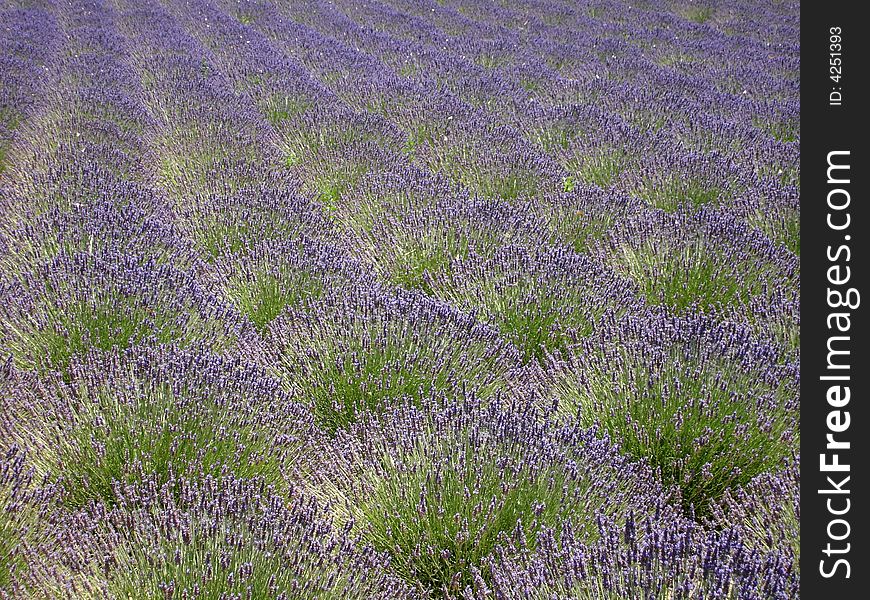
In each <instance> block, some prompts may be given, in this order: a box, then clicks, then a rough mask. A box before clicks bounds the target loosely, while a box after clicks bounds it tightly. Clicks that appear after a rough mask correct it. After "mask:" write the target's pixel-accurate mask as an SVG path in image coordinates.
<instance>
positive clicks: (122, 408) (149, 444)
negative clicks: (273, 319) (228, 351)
mask: <svg viewBox="0 0 870 600" xmlns="http://www.w3.org/2000/svg"><path fill="white" fill-rule="evenodd" d="M13 402H14V406H13V408H14V409H15V410H16V414H17V423H16V424H15V425H14V426H13V428H12V431H11V432H10V437H11V439H12V440H14V441H16V443H18V444H21V445H22V447H24V448H27V449H29V451H30V452H31V456H32V458H31V463H32V464H33V466H34V469H36V472H37V473H38V474H39V475H41V476H45V477H51V478H53V479H55V480H57V481H58V482H60V483H61V484H62V485H63V487H64V496H63V500H64V503H65V504H66V505H67V506H70V507H79V506H84V505H85V504H87V503H88V502H90V501H92V500H98V501H101V502H105V503H107V504H114V503H116V502H117V500H118V499H117V486H118V485H119V484H132V483H136V482H140V481H151V480H153V481H154V482H155V483H156V484H158V485H163V484H164V483H166V482H168V481H171V480H174V478H176V477H182V478H201V477H203V476H206V475H212V476H216V477H217V476H220V475H222V474H225V473H231V474H234V475H236V476H239V477H253V476H259V477H261V478H263V479H264V480H265V481H266V482H267V483H268V484H269V485H272V486H275V487H276V488H277V489H284V488H285V487H286V482H285V479H284V478H283V475H282V473H283V469H284V464H285V462H287V461H291V462H292V461H293V460H295V459H294V456H295V449H296V448H298V446H299V439H298V438H299V436H301V435H302V433H303V432H304V431H305V429H306V422H308V421H309V420H310V419H308V418H307V414H308V413H307V411H306V410H305V409H304V408H303V407H301V406H300V405H298V404H296V403H295V402H294V401H292V400H291V399H290V398H289V397H288V396H287V395H286V394H285V393H283V392H281V390H280V385H279V384H278V382H275V381H273V380H270V379H268V378H267V377H265V376H264V375H263V374H261V373H259V372H258V370H257V369H255V368H253V367H246V366H245V365H244V364H239V363H233V362H231V361H228V360H222V359H220V358H217V357H215V356H212V355H208V354H200V353H190V352H181V351H177V350H174V351H163V352H161V351H156V350H151V349H148V348H134V349H131V350H130V351H129V352H126V353H123V354H122V353H117V352H116V353H114V354H110V355H108V356H103V355H99V354H91V355H89V356H88V357H87V358H86V359H85V360H84V361H83V362H81V363H79V364H76V365H75V366H74V368H73V370H72V376H71V381H70V382H69V383H64V382H56V383H55V384H54V385H51V386H41V387H40V388H37V389H36V390H33V391H31V392H25V393H24V395H23V397H21V398H19V399H16V400H14V401H13ZM309 427H310V426H309Z"/></svg>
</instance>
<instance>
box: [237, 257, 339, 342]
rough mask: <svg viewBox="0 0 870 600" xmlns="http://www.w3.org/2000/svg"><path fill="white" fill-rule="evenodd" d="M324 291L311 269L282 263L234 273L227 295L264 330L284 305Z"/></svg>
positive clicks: (292, 305) (291, 305)
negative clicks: (294, 267) (240, 273)
mask: <svg viewBox="0 0 870 600" xmlns="http://www.w3.org/2000/svg"><path fill="white" fill-rule="evenodd" d="M322 292H323V284H322V283H321V282H320V280H318V279H316V278H315V277H314V276H313V274H312V273H311V272H309V271H305V270H297V269H293V268H290V267H288V268H280V267H279V268H276V269H258V270H256V271H255V272H253V273H250V274H243V275H238V276H235V277H233V278H232V279H231V280H230V283H229V289H228V291H227V295H228V296H229V297H230V299H231V300H232V301H233V302H234V303H235V305H236V306H237V307H238V308H239V310H240V311H241V312H242V313H243V314H245V315H247V317H248V318H249V319H250V320H251V322H252V323H253V324H254V326H255V327H256V328H257V329H258V330H259V331H260V332H264V331H265V330H266V328H267V327H268V325H269V323H271V322H272V321H273V320H274V319H275V317H277V316H278V315H280V314H281V313H282V312H284V309H286V308H287V307H296V306H299V305H301V304H303V303H305V302H308V301H310V300H312V299H316V298H318V297H319V296H320V295H321V293H322Z"/></svg>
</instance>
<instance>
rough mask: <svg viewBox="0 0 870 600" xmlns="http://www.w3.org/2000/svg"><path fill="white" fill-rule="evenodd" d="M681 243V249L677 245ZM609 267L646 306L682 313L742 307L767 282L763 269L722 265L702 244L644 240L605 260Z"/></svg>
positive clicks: (710, 248)
mask: <svg viewBox="0 0 870 600" xmlns="http://www.w3.org/2000/svg"><path fill="white" fill-rule="evenodd" d="M682 242H684V243H682ZM609 260H610V264H611V265H612V266H613V267H614V268H615V269H616V270H617V271H618V272H619V273H621V274H623V275H626V276H627V277H629V278H630V279H632V280H634V282H635V283H637V285H638V286H640V291H641V294H642V295H643V296H644V297H645V298H646V299H647V301H648V302H650V303H651V304H658V305H665V306H670V307H672V308H674V309H676V310H678V311H684V310H686V309H688V308H689V307H691V306H693V305H697V307H698V308H700V309H701V310H707V309H710V308H712V307H715V306H720V305H722V306H726V305H734V304H741V303H744V302H746V301H747V300H749V299H750V298H751V297H752V296H753V295H755V294H757V293H759V292H760V291H761V290H762V288H763V287H764V285H765V284H766V283H767V282H766V277H765V275H766V273H765V271H766V269H765V266H764V265H763V264H758V265H749V264H747V265H745V270H744V272H743V274H742V276H741V274H740V272H739V271H740V270H741V269H740V266H738V265H732V264H724V263H723V260H722V258H721V256H720V254H719V253H718V252H717V251H716V249H715V248H713V247H711V246H710V245H709V244H708V243H705V242H704V240H703V239H702V238H700V237H699V238H697V239H694V240H688V241H683V240H674V241H673V242H667V241H662V240H655V241H653V240H646V241H644V242H643V243H641V244H640V245H639V246H637V247H632V246H630V245H627V244H626V245H623V246H622V247H621V248H620V249H619V250H618V251H617V252H616V253H615V254H613V255H611V256H610V259H609Z"/></svg>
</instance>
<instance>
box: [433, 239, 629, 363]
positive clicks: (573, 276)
mask: <svg viewBox="0 0 870 600" xmlns="http://www.w3.org/2000/svg"><path fill="white" fill-rule="evenodd" d="M432 287H433V290H434V294H435V295H436V296H438V297H439V298H443V299H445V300H447V301H449V302H450V303H451V304H453V305H454V306H457V307H459V308H461V309H463V310H465V311H469V312H471V313H472V314H475V315H477V316H478V318H480V319H482V320H484V321H486V322H489V323H491V324H492V325H493V326H495V327H497V328H498V329H499V331H500V332H501V333H502V335H503V336H504V337H505V338H507V339H508V340H510V341H511V342H513V343H514V345H516V346H517V348H518V349H519V350H520V352H521V354H522V356H523V360H524V361H526V362H528V361H530V360H535V359H536V360H543V359H544V358H545V356H546V355H547V354H549V353H552V352H557V351H559V352H568V349H569V347H570V346H572V345H573V344H575V343H577V341H579V340H580V339H581V338H583V337H585V336H587V335H589V334H590V333H592V332H593V330H594V328H595V325H596V322H597V321H599V320H600V319H601V318H602V317H603V316H604V315H605V314H606V313H611V314H615V313H618V312H621V311H626V310H629V308H630V307H631V306H637V305H638V304H639V299H638V298H637V297H636V296H635V295H634V294H633V293H632V290H631V289H630V287H627V286H625V284H624V282H623V281H621V280H619V279H617V278H614V277H613V276H612V274H611V273H610V272H609V271H608V270H606V269H603V268H601V266H600V265H597V264H595V263H594V262H593V261H591V260H588V259H587V258H586V257H584V256H582V255H577V254H572V253H569V252H565V251H563V250H557V249H551V250H540V251H538V252H537V253H534V254H532V253H530V252H527V251H525V250H523V249H522V248H517V247H505V248H503V249H501V250H499V251H498V252H496V253H495V254H494V256H493V257H492V258H491V259H490V260H486V261H484V260H481V259H479V258H477V259H476V257H474V258H471V259H469V260H466V261H461V262H458V263H457V264H455V265H454V267H453V269H452V272H451V274H450V277H449V278H441V279H438V280H435V282H434V283H433V284H432Z"/></svg>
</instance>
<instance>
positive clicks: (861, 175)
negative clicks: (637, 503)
mask: <svg viewBox="0 0 870 600" xmlns="http://www.w3.org/2000/svg"><path fill="white" fill-rule="evenodd" d="M860 6H861V4H860V3H857V2H855V3H842V2H805V3H804V4H803V6H802V10H801V238H802V239H801V306H802V310H801V382H802V389H801V446H802V447H801V595H802V597H803V598H806V599H815V598H832V599H833V598H836V599H837V600H848V599H851V598H856V599H857V598H866V597H867V593H868V592H867V590H868V589H870V562H868V552H867V548H868V546H870V532H868V530H867V527H866V525H865V523H866V512H867V511H868V510H870V499H868V493H867V491H866V490H867V489H868V484H870V469H868V468H867V463H868V454H870V443H868V440H870V420H868V419H870V416H868V410H867V402H868V400H867V398H868V391H870V362H868V352H867V350H868V347H867V346H868V344H870V340H868V338H867V327H866V323H867V318H866V313H867V306H865V304H866V303H868V302H870V296H867V295H866V294H865V292H866V293H870V292H868V289H867V286H866V282H867V272H868V261H870V257H868V255H867V238H868V235H870V222H868V217H867V211H866V209H865V203H866V202H867V180H868V179H870V169H868V161H867V156H868V151H867V150H868V146H870V142H868V139H867V137H866V122H865V118H864V115H865V113H866V111H867V109H868V95H867V92H866V90H867V87H868V86H867V83H866V77H867V74H868V66H870V43H868V40H870V29H868V27H867V24H866V21H865V20H864V19H862V18H861V17H860V16H859V10H858V9H859V7H860ZM823 594H824V595H823Z"/></svg>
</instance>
